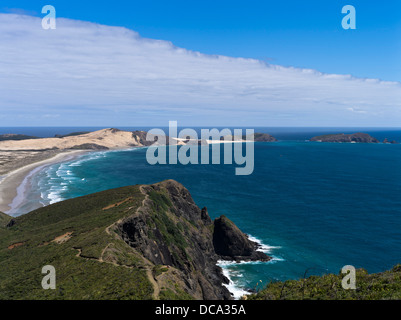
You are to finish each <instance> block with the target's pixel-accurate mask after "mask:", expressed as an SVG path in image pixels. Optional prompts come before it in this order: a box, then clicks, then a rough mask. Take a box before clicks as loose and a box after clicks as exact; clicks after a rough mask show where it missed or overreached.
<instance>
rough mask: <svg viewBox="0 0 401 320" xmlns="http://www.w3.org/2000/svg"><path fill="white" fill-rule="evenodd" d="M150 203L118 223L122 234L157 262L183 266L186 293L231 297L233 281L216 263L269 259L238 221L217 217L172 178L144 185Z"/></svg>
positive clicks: (182, 277) (194, 295)
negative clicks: (201, 207)
mask: <svg viewBox="0 0 401 320" xmlns="http://www.w3.org/2000/svg"><path fill="white" fill-rule="evenodd" d="M142 190H143V191H144V192H145V193H146V194H147V196H148V198H147V202H146V204H145V206H144V207H143V208H142V210H141V211H140V213H139V214H138V215H136V216H132V217H129V218H127V219H125V220H124V221H123V222H121V223H120V224H119V225H118V227H117V228H118V233H119V234H120V235H121V237H122V238H123V239H124V241H125V242H126V243H128V244H129V245H130V246H131V247H133V248H135V250H138V251H139V252H141V254H142V255H143V256H144V257H145V258H146V259H148V260H149V261H151V262H152V263H153V264H154V265H166V266H171V267H174V268H176V269H177V273H178V274H180V276H179V277H178V278H179V279H185V280H184V282H183V284H182V285H183V286H184V290H185V292H187V293H189V294H190V295H191V296H193V297H195V298H197V299H230V298H231V296H230V293H229V292H228V291H227V289H226V288H225V287H224V286H222V284H224V283H227V279H226V278H225V277H224V276H223V274H222V272H221V269H220V268H219V267H217V265H216V263H217V261H218V260H219V259H225V260H247V261H249V260H263V261H267V260H269V259H270V258H269V257H268V256H266V255H265V254H264V253H262V252H259V251H257V249H258V247H257V245H256V243H254V242H252V241H250V240H249V239H248V238H247V236H246V235H245V234H244V233H242V232H241V231H240V230H239V229H238V227H236V226H235V224H234V223H233V222H231V221H230V220H228V219H227V218H226V217H224V216H222V217H220V218H218V219H216V220H215V221H214V222H212V220H211V218H210V216H209V214H208V212H207V209H206V208H203V209H202V210H201V209H200V208H198V207H197V206H196V204H195V203H194V201H193V199H192V197H191V195H190V193H189V192H188V190H187V189H185V188H184V187H183V186H182V185H181V184H179V183H177V182H176V181H173V180H167V181H164V182H161V183H158V184H155V185H151V186H144V187H143V188H142Z"/></svg>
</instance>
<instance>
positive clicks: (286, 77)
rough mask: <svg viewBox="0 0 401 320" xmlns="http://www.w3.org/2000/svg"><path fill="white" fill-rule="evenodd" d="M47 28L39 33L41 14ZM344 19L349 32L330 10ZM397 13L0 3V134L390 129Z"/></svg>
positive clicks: (280, 6) (249, 4)
mask: <svg viewBox="0 0 401 320" xmlns="http://www.w3.org/2000/svg"><path fill="white" fill-rule="evenodd" d="M46 4H51V5H53V6H54V7H55V8H56V10H57V29H56V30H43V29H42V27H41V19H42V17H43V16H44V14H42V13H41V8H42V6H43V5H46ZM347 4H352V5H354V6H355V8H356V27H357V28H356V30H344V29H342V27H341V20H342V18H343V14H342V13H341V8H342V7H343V6H344V5H347ZM400 12H401V2H400V1H396V0H387V1H384V3H382V2H379V1H369V0H363V1H362V0H361V1H359V0H358V1H352V2H348V1H345V0H344V1H340V0H330V1H311V0H309V1H308V0H306V1H295V0H294V1H288V0H283V1H268V0H264V1H252V0H248V1H226V0H220V1H216V0H215V1H209V0H204V1H188V0H187V1H121V0H114V1H96V2H92V1H82V0H81V1H76V0H70V1H65V0H63V1H61V0H51V1H49V2H47V1H46V2H41V1H34V0H30V1H28V0H26V1H19V0H13V1H8V0H2V2H1V4H0V126H105V127H110V126H115V127H118V126H136V125H138V126H162V127H165V126H166V125H167V123H168V121H169V120H177V121H179V125H183V126H206V125H207V126H361V127H363V126H381V127H383V126H392V127H394V126H399V123H401V83H400V81H401V59H400V57H401V14H400Z"/></svg>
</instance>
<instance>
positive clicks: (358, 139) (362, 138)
mask: <svg viewBox="0 0 401 320" xmlns="http://www.w3.org/2000/svg"><path fill="white" fill-rule="evenodd" d="M310 141H317V142H339V143H343V142H349V143H379V140H377V139H376V138H374V137H372V136H370V135H369V134H367V133H361V132H358V133H353V134H344V133H338V134H327V135H322V136H316V137H313V138H311V139H310Z"/></svg>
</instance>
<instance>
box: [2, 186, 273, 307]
mask: <svg viewBox="0 0 401 320" xmlns="http://www.w3.org/2000/svg"><path fill="white" fill-rule="evenodd" d="M11 222H12V223H11ZM257 249H258V247H257V245H256V244H255V243H254V242H252V241H250V240H249V239H248V237H247V236H246V235H245V234H244V233H242V232H241V231H240V230H239V229H238V228H237V227H236V226H235V224H234V223H233V222H232V221H230V220H229V219H227V218H226V217H224V216H222V217H220V218H218V219H216V220H215V221H212V219H211V218H210V216H209V214H208V212H207V209H206V208H203V209H200V208H199V207H198V206H197V205H196V204H195V203H194V201H193V199H192V197H191V194H190V193H189V191H188V190H187V189H186V188H185V187H183V186H182V185H181V184H180V183H178V182H176V181H173V180H167V181H163V182H160V183H156V184H153V185H136V186H128V187H122V188H117V189H112V190H106V191H102V192H99V193H95V194H91V195H87V196H83V197H79V198H75V199H70V200H66V201H62V202H59V203H56V204H53V205H49V206H46V207H44V208H40V209H38V210H35V211H33V212H30V213H28V214H26V215H23V216H19V217H16V218H13V219H12V220H11V217H9V216H7V215H5V214H1V213H0V288H1V289H2V290H0V299H219V300H220V299H231V298H232V296H231V294H230V293H229V291H228V290H227V288H226V287H225V285H224V284H226V283H227V281H228V279H226V278H225V277H224V275H223V273H222V270H221V268H220V267H219V266H217V262H218V260H221V259H226V260H227V259H228V260H263V261H266V260H269V257H268V256H266V255H265V254H264V253H262V252H259V251H257ZM49 263H50V264H51V265H53V266H54V267H55V269H56V272H57V290H43V289H42V287H41V285H40V281H41V279H42V277H41V269H42V267H43V266H44V265H47V264H49Z"/></svg>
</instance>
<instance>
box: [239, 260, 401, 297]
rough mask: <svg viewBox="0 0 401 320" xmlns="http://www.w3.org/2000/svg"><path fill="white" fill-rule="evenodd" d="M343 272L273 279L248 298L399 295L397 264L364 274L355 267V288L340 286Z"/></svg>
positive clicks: (400, 283)
mask: <svg viewBox="0 0 401 320" xmlns="http://www.w3.org/2000/svg"><path fill="white" fill-rule="evenodd" d="M343 277H344V275H343V274H327V275H324V276H321V277H319V276H310V277H308V278H306V279H300V280H288V281H285V282H274V283H270V284H269V285H267V287H266V288H265V289H263V290H261V291H260V292H258V293H257V294H252V295H249V296H247V299H248V300H304V299H307V300H311V299H313V300H390V299H397V300H399V299H401V265H397V266H395V267H394V268H393V269H392V270H389V271H385V272H381V273H373V274H368V272H367V271H366V270H364V269H358V270H356V289H355V290H352V289H351V290H344V289H343V288H342V286H341V281H342V279H343Z"/></svg>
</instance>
